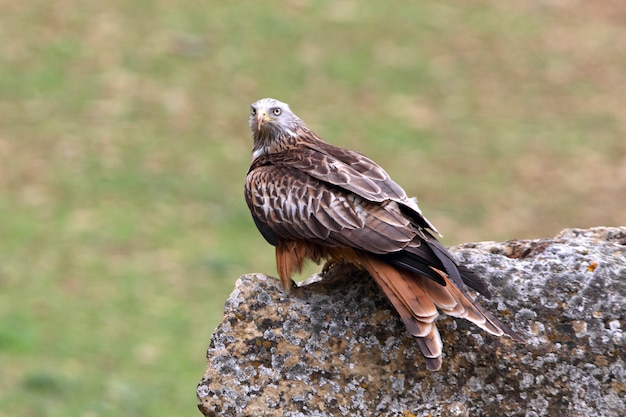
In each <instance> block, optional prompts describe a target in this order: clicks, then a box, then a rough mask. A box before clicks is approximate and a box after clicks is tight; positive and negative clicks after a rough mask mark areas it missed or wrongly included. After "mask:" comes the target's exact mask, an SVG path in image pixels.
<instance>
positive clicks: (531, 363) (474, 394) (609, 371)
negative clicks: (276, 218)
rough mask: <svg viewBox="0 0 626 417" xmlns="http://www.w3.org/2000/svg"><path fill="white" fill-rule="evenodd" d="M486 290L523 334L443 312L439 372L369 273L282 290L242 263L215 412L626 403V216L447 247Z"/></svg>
mask: <svg viewBox="0 0 626 417" xmlns="http://www.w3.org/2000/svg"><path fill="white" fill-rule="evenodd" d="M452 251H453V252H454V253H455V254H456V255H457V257H458V259H459V260H460V261H461V262H462V263H464V264H466V265H468V266H469V267H471V268H472V269H474V270H475V271H476V272H478V273H479V274H480V275H481V276H483V277H484V278H485V279H486V280H487V281H489V282H490V285H491V290H492V292H493V293H494V297H493V299H492V300H484V299H483V300H480V302H481V304H482V305H484V306H485V307H487V308H488V309H489V310H491V311H492V312H494V313H495V314H497V315H498V316H499V317H500V318H501V319H502V320H503V321H505V322H508V323H509V324H511V326H512V327H513V328H514V329H515V330H516V331H517V332H518V333H520V334H521V335H522V336H523V337H525V338H526V339H527V340H528V343H527V344H517V343H514V342H511V341H510V340H509V339H506V338H497V337H493V336H491V335H489V334H487V333H485V332H483V331H481V330H480V329H479V328H477V327H475V326H473V325H472V324H471V323H468V322H466V321H464V320H460V319H452V318H449V317H441V318H440V319H439V323H438V327H439V329H440V331H441V334H442V338H443V342H444V352H445V357H444V361H443V367H442V369H441V370H440V371H438V372H429V371H427V370H425V369H424V366H423V362H422V357H421V355H420V353H419V351H418V349H417V347H416V345H415V343H414V341H413V339H412V337H411V336H410V335H409V334H408V333H407V332H406V330H405V329H404V326H403V324H402V322H401V321H400V319H399V318H398V317H397V316H396V314H395V313H394V311H393V309H392V308H391V306H390V305H389V303H388V302H387V301H386V299H385V298H384V296H383V295H382V294H381V292H380V291H379V290H378V288H377V287H376V285H375V283H374V282H373V281H372V280H371V279H369V277H368V276H367V274H364V273H363V272H359V271H354V270H352V269H349V268H347V267H345V266H344V267H338V268H333V269H331V271H330V273H329V274H327V275H328V276H326V277H324V279H322V280H320V279H316V278H314V279H311V280H309V282H307V283H305V284H304V285H301V286H300V287H299V288H298V289H296V290H295V291H294V293H293V294H292V295H291V296H287V295H286V294H285V293H284V292H283V291H282V290H281V289H280V286H279V283H278V281H277V280H275V279H273V278H269V277H267V276H264V275H260V274H251V275H245V276H243V277H241V278H240V279H239V280H238V281H237V283H236V286H235V290H234V291H233V293H232V294H231V296H230V298H229V299H228V301H227V303H226V308H225V312H224V319H223V320H222V322H221V323H220V325H219V326H218V328H217V330H216V331H215V333H214V334H213V337H212V340H211V345H210V347H209V349H208V352H207V358H208V367H207V370H206V374H205V376H204V377H203V378H202V380H201V382H200V384H199V385H198V389H197V395H198V399H199V408H200V410H201V411H202V413H203V414H205V415H207V416H232V415H236V416H262V415H284V416H378V415H382V416H412V415H415V416H430V415H432V416H470V415H471V416H474V415H484V416H526V417H531V416H542V415H550V416H581V417H582V416H592V415H593V416H616V417H617V416H624V415H626V411H625V410H626V351H625V349H626V227H622V228H594V229H587V230H578V229H568V230H565V231H563V232H561V233H560V234H559V235H558V236H557V237H555V238H554V239H540V240H523V241H519V240H516V241H509V242H502V243H495V242H482V243H469V244H465V245H461V246H458V247H456V248H452Z"/></svg>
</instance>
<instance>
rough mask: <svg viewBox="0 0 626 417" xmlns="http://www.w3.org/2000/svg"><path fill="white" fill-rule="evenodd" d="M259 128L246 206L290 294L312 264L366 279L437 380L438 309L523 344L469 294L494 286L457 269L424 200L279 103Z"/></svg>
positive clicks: (254, 119) (253, 125)
mask: <svg viewBox="0 0 626 417" xmlns="http://www.w3.org/2000/svg"><path fill="white" fill-rule="evenodd" d="M250 129H251V130H252V136H253V140H254V144H253V149H252V162H251V164H250V169H249V171H248V174H247V176H246V181H245V198H246V202H247V204H248V207H249V208H250V212H251V213H252V218H253V219H254V223H255V224H256V226H257V228H258V229H259V231H260V232H261V234H262V235H263V237H264V238H265V239H266V240H267V241H268V242H269V243H270V244H271V245H273V246H275V247H276V267H277V270H278V275H279V277H280V281H281V283H282V286H283V288H284V289H285V291H287V292H289V291H290V289H291V288H292V285H294V284H293V281H292V280H291V275H292V273H294V272H300V271H301V268H302V266H303V263H304V261H305V260H307V259H310V260H313V261H314V262H317V263H319V262H320V261H322V260H326V261H327V262H329V263H330V264H339V263H351V264H353V265H355V266H356V267H358V268H359V269H365V270H367V271H368V273H369V274H370V275H371V276H372V277H373V279H374V280H375V281H376V282H377V283H378V285H379V286H380V288H381V289H382V290H383V292H384V294H385V295H386V296H387V298H388V299H389V301H390V302H391V304H392V305H393V306H394V308H395V309H396V311H397V312H398V314H399V315H400V317H401V318H402V321H403V322H404V324H405V325H406V328H407V330H408V331H409V332H410V333H411V334H412V335H413V336H414V337H415V339H416V341H417V344H418V345H419V348H420V351H421V352H422V354H423V356H424V357H425V363H426V367H427V368H428V369H430V370H432V371H436V370H438V369H439V368H440V367H441V363H442V359H441V353H442V348H443V345H442V342H441V337H440V335H439V332H438V330H437V327H436V325H435V322H434V320H435V318H436V317H437V315H438V309H439V310H441V311H443V312H445V313H447V314H449V315H451V316H454V317H462V318H465V319H467V320H469V321H471V322H473V323H475V324H476V325H478V326H479V327H481V328H483V329H484V330H486V331H487V332H489V333H491V334H494V335H497V336H501V335H508V336H510V337H511V338H512V339H514V340H516V341H523V339H522V338H521V337H520V336H518V335H517V334H516V333H515V332H514V331H513V330H512V329H510V328H509V327H508V326H507V325H505V324H504V323H503V322H501V321H500V320H499V319H498V318H496V317H495V316H494V315H492V314H491V313H489V312H488V311H487V310H485V309H484V308H482V307H481V306H480V305H478V304H477V303H475V302H474V301H473V299H472V298H470V296H469V295H468V293H467V291H466V289H465V285H467V286H469V287H470V288H472V289H474V290H476V291H478V292H479V293H481V294H483V295H485V296H487V297H489V296H490V294H489V290H488V288H487V284H486V283H485V282H484V281H483V280H482V279H481V278H480V277H478V276H477V275H476V274H474V273H473V272H472V271H470V270H469V269H468V268H466V267H464V266H463V265H459V264H458V263H457V261H456V260H455V259H454V257H453V255H452V254H451V253H450V252H448V250H447V249H446V248H445V247H444V246H443V245H442V244H441V243H440V242H439V241H438V240H437V239H436V238H435V237H434V236H433V234H439V232H438V231H437V229H435V227H434V226H433V225H432V224H431V223H430V222H429V221H428V220H427V219H426V218H425V217H424V216H423V215H422V212H421V211H420V209H419V207H418V205H417V201H416V200H415V199H411V198H408V197H407V194H406V193H405V192H404V190H403V189H402V188H401V187H400V186H399V185H398V184H396V183H395V182H394V181H393V180H392V179H391V178H390V177H389V175H388V174H387V172H385V171H384V170H383V169H382V168H381V167H380V166H379V165H377V164H376V163H375V162H374V161H372V160H371V159H369V158H367V157H366V156H364V155H362V154H360V153H358V152H355V151H351V150H348V149H344V148H340V147H337V146H334V145H331V144H329V143H327V142H325V141H324V140H322V139H321V138H320V137H318V136H317V135H316V134H315V133H313V131H311V130H310V129H309V128H308V127H307V126H306V124H305V123H304V122H303V121H302V120H300V118H298V117H297V116H296V115H295V114H294V113H293V112H292V111H291V109H290V108H289V105H287V104H286V103H282V102H280V101H278V100H275V99H272V98H264V99H261V100H258V101H256V102H254V103H252V105H251V110H250Z"/></svg>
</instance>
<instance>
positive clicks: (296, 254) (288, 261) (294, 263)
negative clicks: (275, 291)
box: [276, 241, 308, 294]
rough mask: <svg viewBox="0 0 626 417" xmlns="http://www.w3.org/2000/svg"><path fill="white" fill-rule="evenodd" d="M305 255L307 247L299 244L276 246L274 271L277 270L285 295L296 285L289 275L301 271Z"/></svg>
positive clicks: (290, 242) (293, 242)
mask: <svg viewBox="0 0 626 417" xmlns="http://www.w3.org/2000/svg"><path fill="white" fill-rule="evenodd" d="M307 254H308V247H307V245H305V244H302V243H300V242H295V241H289V242H281V243H280V244H279V245H278V246H276V269H277V270H278V276H279V277H280V283H281V285H282V286H283V289H284V290H285V292H286V293H287V294H289V293H290V292H291V289H292V288H293V287H294V286H295V285H296V284H295V282H293V280H292V279H291V274H293V273H294V272H296V273H300V272H301V271H302V266H303V265H304V261H305V260H306V258H307Z"/></svg>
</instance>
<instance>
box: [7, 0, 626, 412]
mask: <svg viewBox="0 0 626 417" xmlns="http://www.w3.org/2000/svg"><path fill="white" fill-rule="evenodd" d="M517 3H520V4H512V3H511V2H498V1H496V0H492V1H447V2H439V1H425V2H407V1H403V2H400V1H392V2H379V1H374V0H370V1H356V0H353V1H330V0H328V1H321V0H320V1H313V0H311V1H307V0H292V1H284V2H267V1H266V2H259V1H237V2H226V1H223V2H222V1H220V2H218V1H194V0H179V1H171V0H162V1H147V0H144V1H139V0H132V1H120V0H113V1H109V2H101V1H92V0H84V1H70V0H59V1H54V2H49V1H42V0H33V1H20V2H14V1H11V2H9V1H3V2H2V6H1V10H2V12H1V13H0V51H1V57H0V60H1V61H0V157H1V164H0V416H2V417H4V416H18V415H19V416H38V417H43V416H70V415H71V416H86V417H92V416H93V417H95V416H171V415H199V413H198V412H197V410H196V406H195V404H196V398H195V386H196V383H197V382H198V381H199V380H200V378H201V376H202V374H203V370H204V363H205V359H204V354H205V349H206V348H207V346H208V343H209V337H210V334H211V332H212V330H213V329H214V327H215V326H216V325H217V323H218V321H219V319H220V316H221V312H222V307H223V303H224V301H225V299H226V297H227V296H228V294H229V292H230V291H231V289H232V286H233V283H234V281H235V279H236V278H237V277H238V276H239V275H241V274H244V273H247V272H256V271H258V272H266V273H271V274H275V269H274V263H273V262H274V258H273V256H274V255H273V250H272V248H271V247H270V246H268V245H267V244H266V243H265V242H264V241H263V239H262V237H261V236H260V235H259V233H258V232H257V231H256V229H255V227H254V225H253V223H252V221H251V219H250V217H249V213H248V210H247V207H246V205H245V202H244V200H243V196H242V190H243V179H244V176H245V173H246V170H247V167H248V163H249V158H250V156H249V152H250V146H251V139H250V134H249V130H248V126H247V118H248V110H249V107H248V106H249V104H250V103H251V102H252V101H254V100H256V99H258V98H261V97H265V96H271V97H275V98H278V99H280V100H282V101H286V102H288V103H290V104H291V107H292V109H294V111H295V112H296V113H297V114H298V115H300V116H301V118H303V119H304V120H305V121H306V122H307V123H308V124H309V126H310V127H312V128H313V129H314V130H315V131H316V132H317V133H318V134H320V135H321V136H322V137H324V138H326V139H327V140H329V141H330V142H333V143H335V144H339V145H342V146H345V147H350V148H353V149H358V150H360V151H362V152H364V153H366V154H368V155H369V156H371V157H373V158H374V159H375V160H376V161H378V162H379V163H380V164H381V165H383V166H384V167H385V168H386V169H387V170H388V171H389V173H390V174H391V175H392V177H394V178H395V179H396V181H397V182H399V183H400V184H401V185H403V186H404V188H405V189H406V190H407V192H408V193H409V194H410V195H418V196H419V198H420V202H421V206H422V209H423V210H424V212H425V214H426V216H427V217H428V218H429V219H430V220H431V221H432V222H433V223H434V224H435V225H436V226H437V227H438V228H439V229H440V230H441V231H442V232H443V233H444V234H445V238H444V242H445V243H446V244H448V245H453V244H457V243H461V242H465V241H480V240H506V239H514V238H538V237H546V236H552V235H554V234H555V233H557V232H558V231H559V230H561V229H562V228H565V227H588V226H596V225H620V224H621V225H624V224H626V209H625V207H626V138H625V132H626V55H625V54H624V51H626V26H625V25H624V24H623V22H624V21H626V7H625V6H624V4H623V3H621V2H619V1H607V0H600V1H594V2H583V1H574V0H563V1H554V2H553V1H542V2H517Z"/></svg>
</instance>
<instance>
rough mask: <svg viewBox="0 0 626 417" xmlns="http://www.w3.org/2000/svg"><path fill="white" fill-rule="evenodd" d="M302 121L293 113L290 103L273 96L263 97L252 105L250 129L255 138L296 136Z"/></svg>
mask: <svg viewBox="0 0 626 417" xmlns="http://www.w3.org/2000/svg"><path fill="white" fill-rule="evenodd" d="M300 125H302V121H301V120H300V119H299V118H298V116H296V115H295V114H293V112H292V111H291V109H290V108H289V105H288V104H287V103H283V102H281V101H278V100H276V99H273V98H262V99H261V100H258V101H255V102H254V103H252V104H251V105H250V130H252V135H253V136H254V138H255V140H256V139H260V138H278V137H280V136H292V137H293V136H295V129H296V128H297V127H298V126H300Z"/></svg>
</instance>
